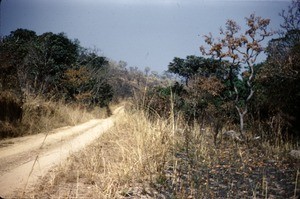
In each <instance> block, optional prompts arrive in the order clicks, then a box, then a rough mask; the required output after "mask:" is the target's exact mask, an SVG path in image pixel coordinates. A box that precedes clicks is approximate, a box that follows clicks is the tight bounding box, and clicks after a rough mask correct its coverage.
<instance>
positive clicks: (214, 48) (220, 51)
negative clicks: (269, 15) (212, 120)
mask: <svg viewBox="0 0 300 199" xmlns="http://www.w3.org/2000/svg"><path fill="white" fill-rule="evenodd" d="M245 19H246V24H247V29H246V31H245V32H244V33H242V34H241V35H240V36H239V34H240V30H241V27H240V26H239V25H238V24H237V23H236V22H235V21H233V20H228V21H227V22H226V27H225V30H224V29H222V28H221V29H220V35H221V36H222V38H219V39H217V40H216V41H215V39H214V38H213V37H212V35H211V34H210V35H205V42H206V44H207V45H208V46H209V50H205V48H204V47H203V46H201V48H200V50H201V52H202V54H203V55H209V56H212V57H215V58H218V59H225V60H228V62H224V63H226V67H227V68H229V81H230V90H231V92H232V93H234V94H233V95H232V98H233V99H234V102H235V108H236V110H237V112H238V114H239V117H240V131H241V133H242V135H244V131H245V128H244V119H245V116H246V114H247V112H248V104H249V101H250V99H251V98H252V97H253V94H254V87H253V80H254V73H255V68H254V66H255V65H254V64H255V62H256V60H257V57H258V55H259V54H260V53H261V52H262V51H263V47H262V44H261V42H262V41H263V40H264V39H265V38H266V37H268V36H271V35H272V34H273V33H272V32H270V31H268V25H269V23H270V20H269V19H263V18H261V17H257V16H255V15H254V14H251V15H250V17H249V18H245ZM240 65H243V66H244V68H245V69H246V71H247V72H248V73H249V76H247V77H246V82H247V89H248V94H247V97H246V98H244V99H243V98H241V95H240V91H239V90H238V87H237V85H236V84H235V82H234V78H235V77H234V73H233V72H232V71H233V70H234V69H237V68H238V67H239V66H240ZM241 100H242V101H241Z"/></svg>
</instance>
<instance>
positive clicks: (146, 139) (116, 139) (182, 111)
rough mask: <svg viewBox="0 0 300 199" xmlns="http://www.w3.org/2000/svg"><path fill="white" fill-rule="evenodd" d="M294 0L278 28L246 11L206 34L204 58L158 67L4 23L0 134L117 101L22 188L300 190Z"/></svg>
mask: <svg viewBox="0 0 300 199" xmlns="http://www.w3.org/2000/svg"><path fill="white" fill-rule="evenodd" d="M299 7H300V3H299V1H293V2H292V5H291V6H290V7H289V8H287V10H286V11H283V12H282V13H281V16H282V18H283V23H282V25H281V27H282V29H281V30H280V31H278V32H274V31H270V30H269V29H268V26H269V24H270V23H271V22H270V20H268V19H263V18H261V17H258V16H255V15H254V14H252V15H250V16H249V17H247V18H245V23H246V24H247V28H246V29H245V30H242V29H241V27H240V26H239V25H238V24H237V23H236V22H235V21H234V20H228V21H227V23H226V24H225V28H223V29H220V35H219V36H213V35H211V34H208V35H206V36H205V37H204V40H205V42H206V44H207V45H206V46H202V47H200V51H201V53H202V57H200V56H195V55H189V56H187V57H186V58H179V57H175V58H174V59H173V60H171V62H170V64H169V66H168V71H166V72H165V74H163V75H159V74H157V73H156V72H153V71H152V72H151V71H150V69H149V68H146V69H145V71H140V70H139V69H138V68H137V67H128V66H127V65H126V63H125V62H122V61H120V62H115V61H113V60H109V59H108V58H106V57H104V56H101V55H99V53H98V52H97V51H95V50H90V49H85V48H83V47H81V46H80V45H79V41H76V40H75V41H71V40H70V39H68V38H67V36H66V35H65V34H63V33H59V34H54V33H44V34H42V35H36V33H35V32H33V31H30V30H24V29H18V30H16V31H13V32H12V33H11V34H10V35H8V36H7V37H5V38H4V39H3V41H1V48H0V49H1V54H0V61H1V70H2V71H3V73H1V82H0V89H1V95H0V108H1V110H3V111H2V112H1V113H0V127H1V128H0V130H1V132H0V133H1V137H12V136H20V135H25V134H33V133H38V132H41V131H47V130H49V129H52V128H57V127H60V126H65V125H75V124H77V123H80V122H84V121H87V120H89V119H91V118H94V117H98V118H99V117H106V116H110V115H111V110H110V105H111V104H118V103H119V102H123V101H125V102H126V106H125V107H126V110H125V113H124V114H123V115H120V116H119V118H118V120H116V121H117V122H116V124H115V126H114V127H113V128H112V129H111V130H109V131H108V132H107V133H105V134H103V135H102V137H101V138H100V139H99V140H95V143H94V144H93V145H92V146H90V147H88V148H87V149H86V150H84V151H83V152H80V153H76V154H72V155H71V157H70V158H69V159H68V161H67V162H66V163H64V164H63V165H61V166H59V167H57V168H55V169H54V170H53V171H51V172H50V173H49V174H48V175H47V176H46V177H45V178H44V179H41V183H40V186H38V187H36V188H35V190H33V191H32V192H31V193H30V197H32V198H80V197H84V198H88V197H90V198H297V196H299V194H300V193H299V190H300V183H299V180H300V178H299V170H300V162H299V159H297V158H295V156H291V155H290V151H291V150H298V152H299V131H300V127H299V116H300V115H299V114H300V110H299V104H300V89H299V80H300V73H299V70H300V68H299V57H300V54H299V53H300V50H299V49H300V44H299V41H300V39H299V38H300V30H299V21H297V20H298V19H299V16H300V13H299ZM271 36H272V38H273V39H271V40H270V41H269V43H268V44H267V45H266V46H263V44H264V41H266V40H267V39H270V38H269V37H271ZM261 53H266V54H267V59H266V61H264V62H262V63H258V62H257V57H258V56H259V55H260V54H261ZM299 153H300V152H299ZM299 156H300V155H299Z"/></svg>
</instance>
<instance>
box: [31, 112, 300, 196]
mask: <svg viewBox="0 0 300 199" xmlns="http://www.w3.org/2000/svg"><path fill="white" fill-rule="evenodd" d="M295 147H297V146H294V145H291V144H284V145H280V146H279V145H277V146H274V145H271V144H269V142H267V141H257V142H255V143H252V144H251V146H249V145H246V144H239V143H234V142H233V141H230V140H229V141H226V140H223V141H222V144H220V145H219V146H218V147H215V146H214V145H213V138H212V133H211V132H210V129H209V128H207V129H205V130H203V129H201V130H200V128H199V127H197V126H195V127H194V128H188V127H187V126H185V125H184V123H183V122H182V121H181V119H180V117H178V118H173V119H169V120H162V119H160V118H157V120H153V118H152V122H149V120H148V119H147V117H146V116H145V113H144V112H142V111H127V112H126V113H125V114H124V115H122V116H120V118H119V119H118V120H117V122H116V124H115V127H113V128H112V129H111V130H109V131H108V132H107V133H105V134H103V136H102V137H101V138H100V139H99V140H96V141H95V143H94V144H93V145H92V146H90V147H88V148H87V149H86V150H85V151H83V152H81V153H78V154H73V155H72V156H71V157H70V158H69V159H68V161H67V162H66V163H65V164H63V165H61V166H60V167H58V168H56V169H55V170H53V171H52V172H50V173H49V175H48V176H47V177H46V178H44V179H43V183H41V185H40V186H39V187H38V188H37V189H36V190H35V192H34V193H33V194H32V196H34V197H35V198H101V199H102V198H235V197H238V198H272V197H273V198H274V197H275V198H276V197H285V198H286V197H293V196H296V195H297V194H299V183H298V181H299V179H298V178H299V177H298V176H299V174H298V173H299V162H295V161H293V160H291V159H289V158H288V157H287V156H286V154H287V152H288V151H289V150H290V149H291V148H295Z"/></svg>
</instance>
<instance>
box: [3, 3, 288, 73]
mask: <svg viewBox="0 0 300 199" xmlns="http://www.w3.org/2000/svg"><path fill="white" fill-rule="evenodd" d="M289 4H290V1H287V0H286V1H274V0H273V1H261V0H252V1H250V0H249V1H246V0H2V3H1V34H2V35H8V34H9V33H10V32H11V31H13V30H16V29H17V28H26V29H30V30H33V31H35V32H36V33H37V34H42V33H44V32H54V33H60V32H64V33H66V35H67V36H68V37H69V38H70V39H78V40H79V41H80V42H81V45H82V46H83V47H86V48H97V49H99V51H100V54H101V55H104V56H106V57H108V58H110V59H112V60H115V61H120V60H122V61H125V62H127V63H128V66H137V67H139V68H140V69H141V70H143V69H144V68H145V67H147V66H148V67H150V68H151V69H152V70H155V71H158V72H162V71H164V70H167V67H168V64H169V62H171V61H172V60H173V58H174V57H182V58H185V57H186V56H187V55H197V56H201V53H200V51H199V47H200V46H201V45H203V44H204V39H203V37H202V36H203V35H204V34H208V33H209V32H212V33H213V35H215V36H218V30H219V28H220V27H221V26H224V24H225V22H226V20H227V19H233V20H235V21H237V22H238V23H239V24H240V25H242V26H243V25H244V24H245V20H244V18H245V17H248V16H249V15H250V14H251V13H253V12H255V13H256V15H259V16H262V17H264V18H270V19H271V28H272V29H273V30H277V29H278V28H279V24H280V23H282V19H281V17H279V12H281V10H282V9H286V8H287V7H288V5H289Z"/></svg>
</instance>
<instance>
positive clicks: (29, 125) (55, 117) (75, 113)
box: [0, 94, 106, 137]
mask: <svg viewBox="0 0 300 199" xmlns="http://www.w3.org/2000/svg"><path fill="white" fill-rule="evenodd" d="M105 117H106V109H104V108H103V109H100V108H94V109H93V110H90V111H87V108H85V107H84V106H80V105H76V104H67V103H65V102H64V101H62V100H61V101H54V100H51V99H50V100H45V98H43V97H42V96H40V95H37V96H33V95H29V94H27V95H26V97H25V102H24V104H23V105H22V117H21V119H20V121H15V122H2V123H1V127H2V130H3V131H4V133H2V135H1V136H0V137H17V136H23V135H31V134H37V133H41V132H47V131H50V130H53V129H55V128H59V127H63V126H74V125H76V124H79V123H83V122H86V121H89V120H91V119H93V118H105Z"/></svg>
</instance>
